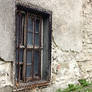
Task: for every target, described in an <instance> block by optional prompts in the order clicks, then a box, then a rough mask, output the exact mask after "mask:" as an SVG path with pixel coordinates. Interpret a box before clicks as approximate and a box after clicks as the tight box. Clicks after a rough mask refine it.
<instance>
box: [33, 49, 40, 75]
mask: <svg viewBox="0 0 92 92" xmlns="http://www.w3.org/2000/svg"><path fill="white" fill-rule="evenodd" d="M38 66H39V51H34V76H38Z"/></svg>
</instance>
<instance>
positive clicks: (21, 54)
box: [19, 49, 24, 62]
mask: <svg viewBox="0 0 92 92" xmlns="http://www.w3.org/2000/svg"><path fill="white" fill-rule="evenodd" d="M23 52H24V51H23V49H20V50H19V62H23V54H24V53H23Z"/></svg>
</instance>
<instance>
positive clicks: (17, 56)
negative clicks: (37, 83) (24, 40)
mask: <svg viewBox="0 0 92 92" xmlns="http://www.w3.org/2000/svg"><path fill="white" fill-rule="evenodd" d="M16 62H18V49H16Z"/></svg>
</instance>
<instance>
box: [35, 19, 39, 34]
mask: <svg viewBox="0 0 92 92" xmlns="http://www.w3.org/2000/svg"><path fill="white" fill-rule="evenodd" d="M39 24H40V20H38V19H37V20H36V30H35V32H36V33H39V26H40V25H39Z"/></svg>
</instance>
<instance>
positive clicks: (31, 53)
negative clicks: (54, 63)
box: [15, 6, 51, 83]
mask: <svg viewBox="0 0 92 92" xmlns="http://www.w3.org/2000/svg"><path fill="white" fill-rule="evenodd" d="M15 64H16V77H15V78H16V81H17V82H18V83H25V82H33V81H39V80H46V81H48V80H49V79H50V66H51V65H50V64H51V15H50V14H49V13H46V12H45V13H44V12H41V11H37V10H33V9H30V8H25V7H22V6H17V10H16V62H15Z"/></svg>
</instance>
